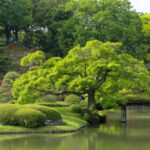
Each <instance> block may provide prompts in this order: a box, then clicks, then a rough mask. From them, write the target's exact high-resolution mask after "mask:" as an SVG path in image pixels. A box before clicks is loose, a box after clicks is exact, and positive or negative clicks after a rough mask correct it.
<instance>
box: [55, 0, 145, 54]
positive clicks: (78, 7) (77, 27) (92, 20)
mask: <svg viewBox="0 0 150 150" xmlns="http://www.w3.org/2000/svg"><path fill="white" fill-rule="evenodd" d="M65 8H66V11H70V12H72V16H71V17H70V18H69V19H67V20H64V21H63V22H62V26H60V28H59V29H58V31H59V33H58V34H57V39H58V45H59V48H60V49H61V51H63V54H64V55H66V54H67V52H68V47H69V48H72V47H73V46H75V45H77V44H80V45H81V46H84V45H85V43H86V41H89V40H93V39H97V40H100V41H103V42H106V41H111V42H122V43H123V48H122V52H127V53H130V54H132V55H135V48H136V46H137V45H138V43H139V41H140V40H141V29H142V23H141V20H140V17H139V14H138V13H136V12H135V11H133V9H132V6H131V3H130V2H129V1H128V0H113V1H112V0H100V1H98V0H78V1H76V0H71V1H69V2H68V3H66V5H65Z"/></svg>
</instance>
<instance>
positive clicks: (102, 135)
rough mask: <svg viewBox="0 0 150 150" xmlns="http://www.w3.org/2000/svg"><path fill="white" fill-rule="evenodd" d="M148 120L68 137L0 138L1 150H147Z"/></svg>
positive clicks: (116, 123) (114, 124) (110, 123)
mask: <svg viewBox="0 0 150 150" xmlns="http://www.w3.org/2000/svg"><path fill="white" fill-rule="evenodd" d="M149 133H150V119H143V118H142V119H135V118H134V119H132V117H131V118H129V119H128V122H127V124H126V126H125V125H123V124H121V123H120V121H118V120H114V121H112V120H111V121H108V122H107V123H106V124H105V125H101V126H98V127H94V128H86V129H83V130H81V131H79V132H76V133H71V134H56V135H54V134H53V135H50V134H44V135H1V136H0V150H134V149H135V150H149V149H150V142H149V141H150V134H149Z"/></svg>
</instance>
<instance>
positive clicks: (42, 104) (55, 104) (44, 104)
mask: <svg viewBox="0 0 150 150" xmlns="http://www.w3.org/2000/svg"><path fill="white" fill-rule="evenodd" d="M39 105H41V106H47V107H68V105H66V104H60V103H39Z"/></svg>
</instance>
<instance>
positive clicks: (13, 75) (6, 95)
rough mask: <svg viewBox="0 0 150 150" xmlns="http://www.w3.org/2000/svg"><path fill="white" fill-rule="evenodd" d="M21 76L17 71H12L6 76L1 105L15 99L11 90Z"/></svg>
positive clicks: (0, 97) (1, 93) (0, 92)
mask: <svg viewBox="0 0 150 150" xmlns="http://www.w3.org/2000/svg"><path fill="white" fill-rule="evenodd" d="M19 76H20V74H19V73H17V72H15V71H10V72H8V73H7V74H6V75H5V76H4V78H3V81H2V85H1V87H0V103H6V102H8V101H10V100H11V99H13V96H12V92H11V88H12V86H13V82H14V81H15V80H16V79H17V78H18V77H19Z"/></svg>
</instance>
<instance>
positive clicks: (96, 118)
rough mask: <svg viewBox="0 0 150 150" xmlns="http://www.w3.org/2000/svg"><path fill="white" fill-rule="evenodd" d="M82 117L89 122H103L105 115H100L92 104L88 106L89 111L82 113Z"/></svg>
mask: <svg viewBox="0 0 150 150" xmlns="http://www.w3.org/2000/svg"><path fill="white" fill-rule="evenodd" d="M84 118H85V120H86V121H87V122H88V123H90V124H97V123H104V122H105V121H106V116H105V115H104V116H101V115H100V114H99V112H98V110H96V109H95V106H94V105H91V106H90V108H89V111H88V112H87V113H85V114H84Z"/></svg>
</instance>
